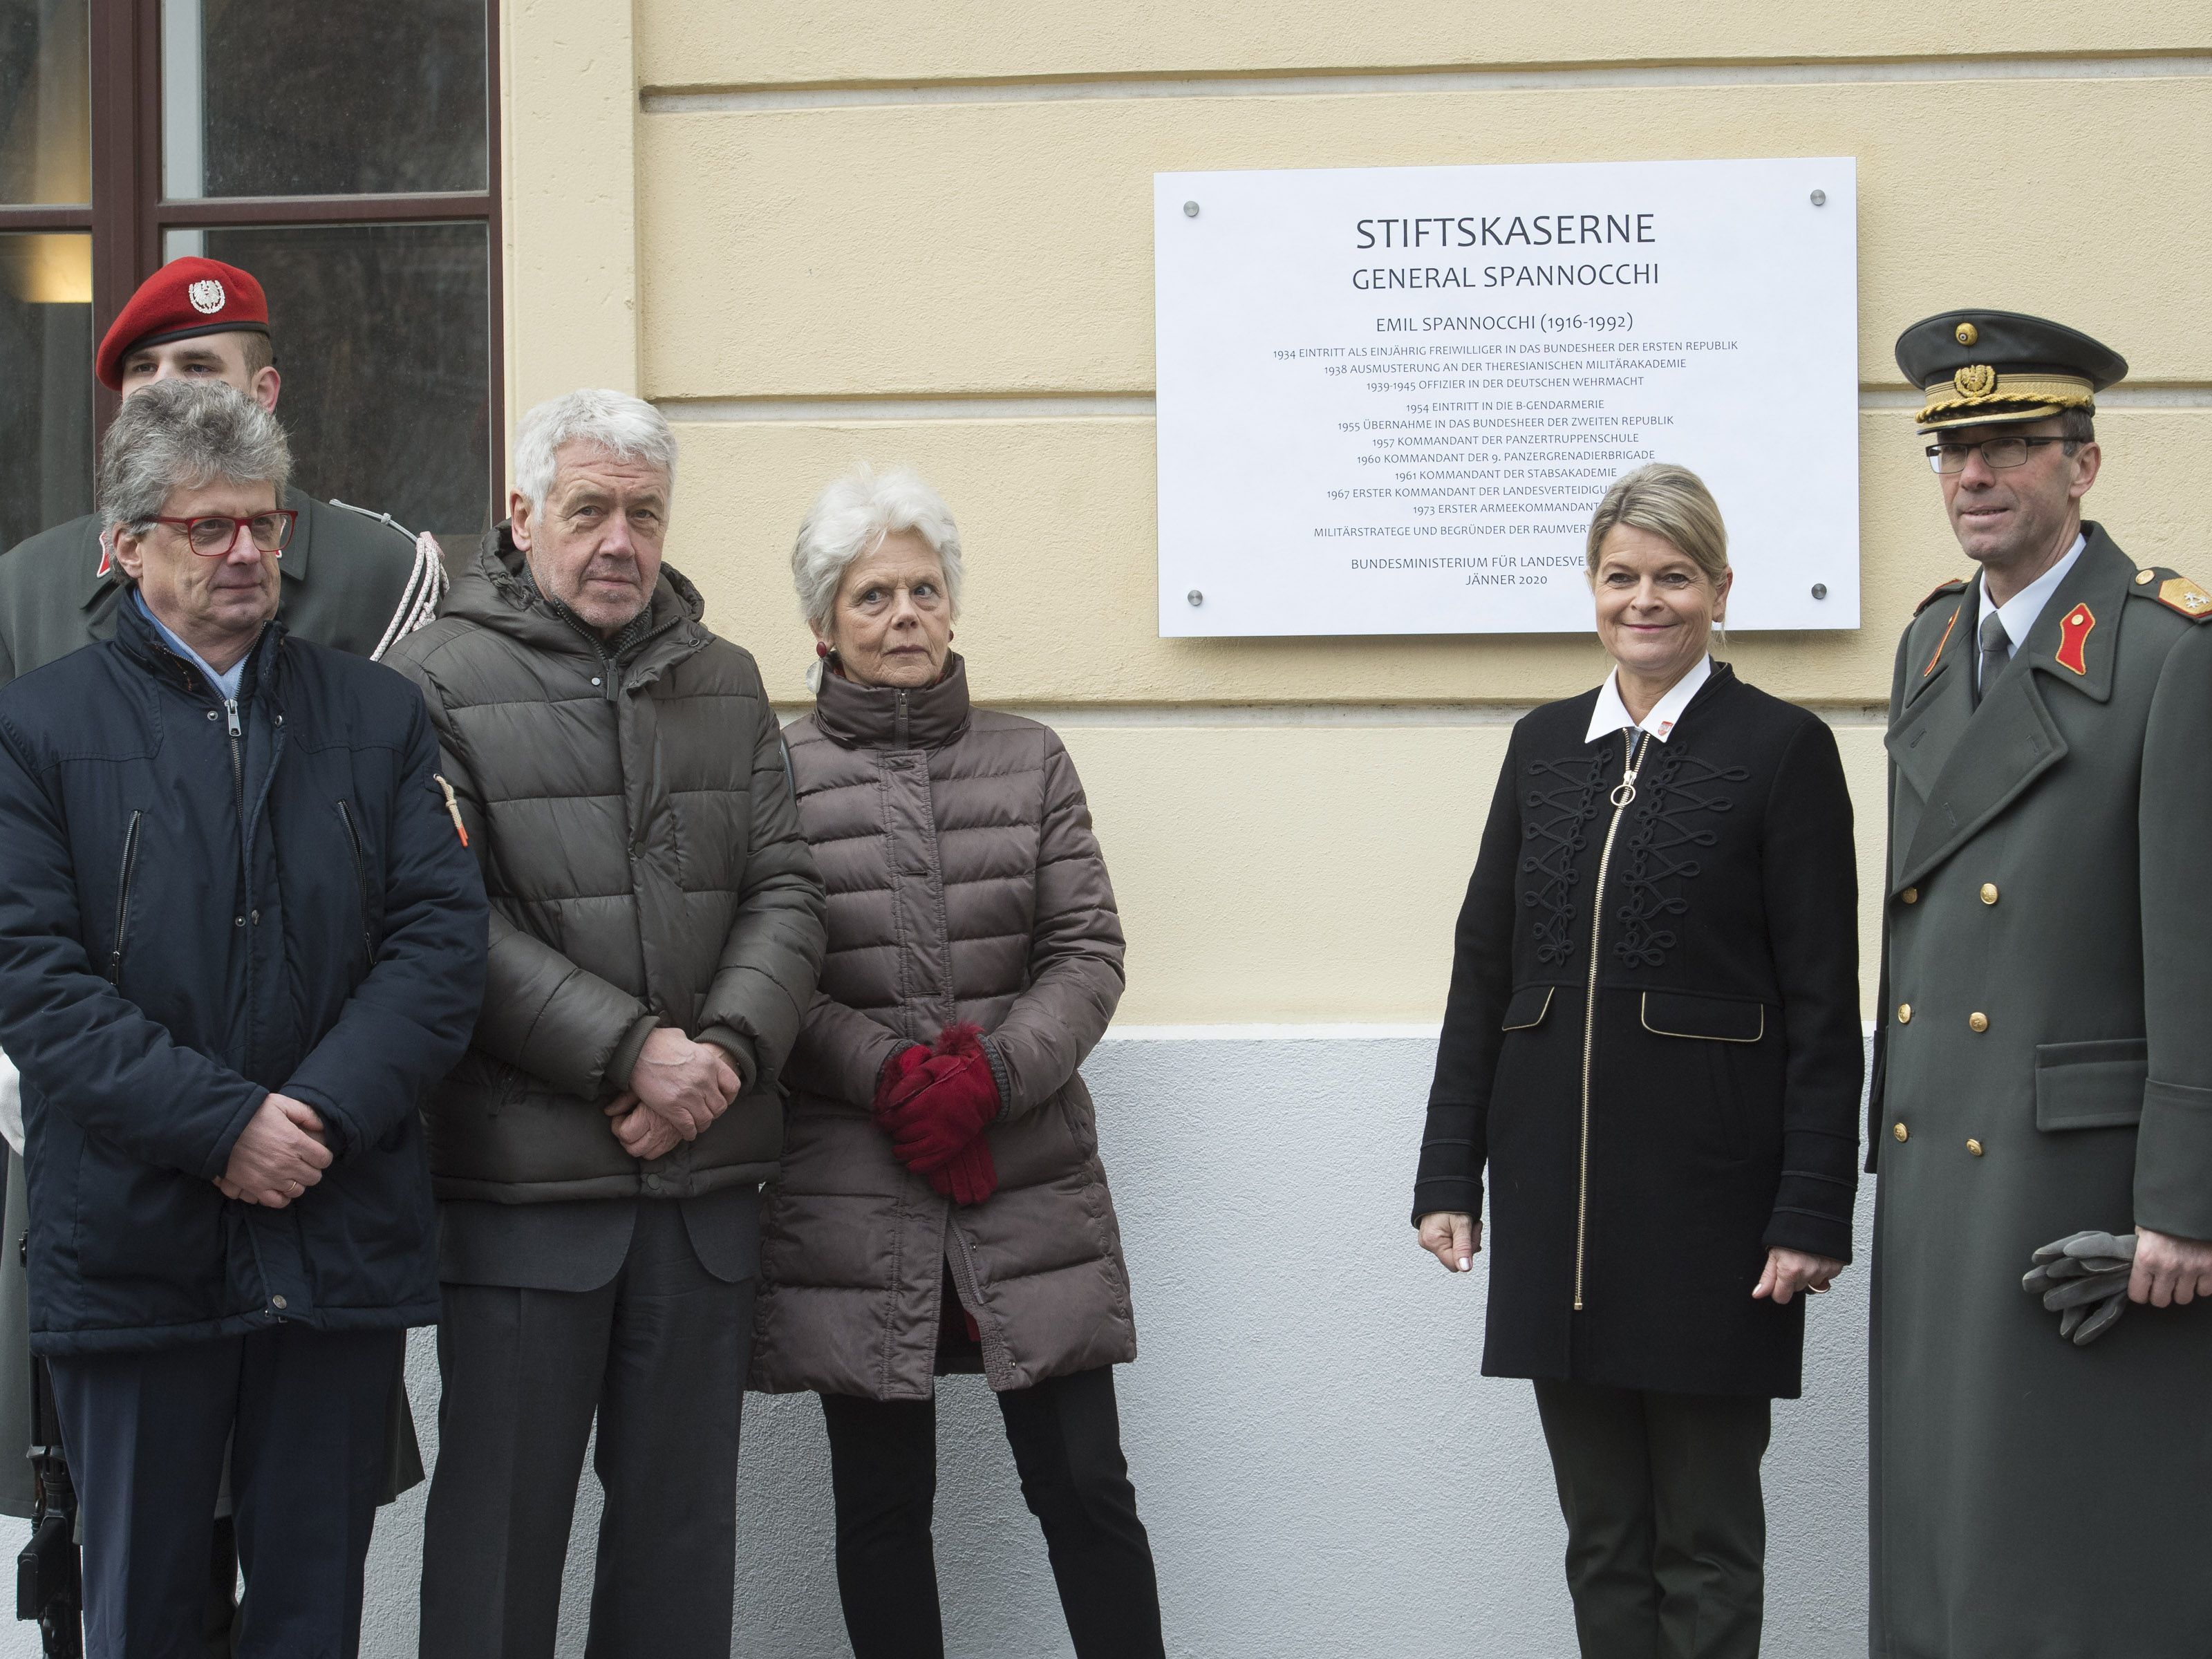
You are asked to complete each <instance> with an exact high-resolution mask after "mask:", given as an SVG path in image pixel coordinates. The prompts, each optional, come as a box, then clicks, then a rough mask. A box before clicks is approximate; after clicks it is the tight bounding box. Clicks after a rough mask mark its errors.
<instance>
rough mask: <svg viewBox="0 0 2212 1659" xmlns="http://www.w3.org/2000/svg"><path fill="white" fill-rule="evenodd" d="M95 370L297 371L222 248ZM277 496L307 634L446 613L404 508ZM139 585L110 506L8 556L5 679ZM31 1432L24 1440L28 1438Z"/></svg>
mask: <svg viewBox="0 0 2212 1659" xmlns="http://www.w3.org/2000/svg"><path fill="white" fill-rule="evenodd" d="M94 374H95V376H96V377H97V378H98V380H100V384H101V385H103V386H106V387H107V388H108V389H109V390H110V391H112V392H120V393H121V394H122V396H123V397H124V398H125V401H126V402H127V401H128V400H129V399H131V398H133V397H135V396H137V394H139V393H140V392H143V391H145V390H146V388H148V387H149V386H161V385H166V384H168V383H170V382H172V381H178V380H183V381H188V382H192V383H197V384H215V383H220V384H222V385H227V386H232V387H234V388H235V389H236V390H237V391H239V392H242V393H244V394H245V395H246V397H248V398H252V400H253V401H254V402H255V403H257V404H259V405H260V406H261V407H262V408H263V409H264V410H275V408H276V400H277V394H278V392H279V391H280V390H281V388H282V385H283V377H282V375H281V374H280V373H279V371H278V370H277V368H276V352H275V344H274V341H273V338H272V337H271V335H270V327H269V305H268V300H267V297H266V296H265V295H264V293H263V291H262V288H261V284H260V283H258V282H257V281H256V280H255V279H254V277H253V276H252V274H251V273H250V272H248V271H245V270H240V269H239V268H238V267H236V266H234V265H229V264H222V263H221V262H219V261H217V260H214V259H203V258H184V259H175V260H172V261H171V262H170V263H169V264H166V265H164V266H162V267H161V270H157V271H155V273H154V274H153V276H149V277H148V278H147V279H146V281H145V282H144V283H142V284H141V285H140V286H139V289H138V291H137V293H136V294H134V295H132V296H131V301H130V303H129V304H128V305H126V306H125V307H124V308H123V310H122V311H121V312H120V313H118V315H117V317H116V319H115V321H114V322H113V324H112V325H110V327H109V328H108V330H107V332H106V335H105V336H104V337H102V338H101V340H100V349H99V350H98V352H97V353H96V354H95V356H94ZM278 505H279V506H280V507H282V508H283V509H284V510H285V511H286V512H288V513H291V514H293V515H294V520H293V522H292V526H291V529H290V532H289V540H288V541H287V542H286V543H285V544H284V545H283V560H282V563H281V567H280V575H279V578H278V579H277V599H278V605H279V614H280V616H281V617H282V619H283V623H284V625H285V627H286V628H287V629H289V630H290V631H291V632H292V633H293V634H295V635H298V636H299V637H301V638H303V639H308V640H313V641H317V642H318V643H319V644H323V645H328V646H333V647H337V649H339V650H341V651H348V652H351V653H354V654H355V655H356V656H365V657H372V658H373V657H378V656H380V655H381V654H382V653H384V651H386V650H387V649H389V647H391V646H392V645H393V644H394V643H396V642H397V641H398V639H399V638H400V637H401V636H402V635H404V634H405V633H407V632H408V631H410V629H415V628H418V627H420V626H421V625H422V623H426V622H428V620H429V619H430V617H431V616H432V615H433V614H435V611H436V609H437V605H438V601H439V600H440V599H441V597H442V596H443V594H444V592H445V585H446V584H445V572H444V570H443V568H441V565H440V563H439V562H438V558H437V552H436V545H435V543H432V542H430V541H429V538H427V537H423V538H412V537H410V536H409V535H408V534H406V533H405V532H404V531H402V530H400V529H399V528H398V526H395V525H394V524H393V523H392V520H389V519H388V518H386V517H385V516H383V515H381V514H377V513H368V512H364V511H362V510H361V509H359V508H356V507H340V506H338V505H337V504H335V503H332V502H328V501H319V500H317V499H316V498H314V497H313V496H312V495H307V493H306V492H304V491H302V490H301V489H295V488H293V487H290V486H289V485H288V486H287V487H286V489H285V490H284V493H283V501H281V502H279V503H278ZM125 587H126V584H125V580H124V577H123V572H122V571H121V569H120V568H119V567H118V564H117V562H116V559H115V555H114V550H113V547H112V538H110V537H108V536H107V535H106V533H105V532H103V529H102V526H101V522H100V515H99V514H97V513H90V514H88V515H87V516H85V517H83V518H82V519H76V520H72V521H70V523H67V524H64V525H58V526H55V527H54V528H52V529H51V530H47V531H44V532H40V534H38V535H35V536H33V537H31V538H29V539H28V540H27V541H24V542H22V543H21V544H18V545H17V546H15V548H13V549H11V550H9V551H8V552H7V553H5V554H4V555H0V686H4V685H6V684H8V683H9V682H10V681H11V680H14V679H15V678H17V677H18V676H20V675H24V674H27V673H29V672H31V671H33V669H36V668H40V667H43V666H44V665H46V664H47V663H49V662H52V661H54V660H55V659H58V658H60V657H63V656H66V655H67V654H69V653H70V652H73V651H76V650H78V649H80V648H82V647H84V646H85V645H87V644H89V643H91V642H93V641H98V640H104V639H106V638H107V637H109V636H110V635H112V634H113V633H114V631H115V627H116V621H117V617H118V609H119V607H120V606H121V605H122V604H123V602H124V595H125ZM15 1089H16V1084H15V1075H14V1068H13V1066H12V1065H11V1063H10V1062H9V1059H8V1057H7V1056H6V1055H5V1054H0V1135H4V1136H5V1138H6V1139H7V1141H8V1143H9V1147H10V1148H11V1149H13V1150H14V1151H15V1152H16V1153H18V1154H20V1151H21V1116H20V1114H19V1112H18V1111H17V1109H15V1105H14V1102H15ZM0 1164H5V1165H7V1166H9V1167H8V1171H7V1197H6V1200H5V1208H4V1212H0V1214H4V1217H5V1219H4V1222H0V1235H4V1237H5V1239H6V1240H7V1241H9V1247H8V1248H5V1249H0V1515H15V1516H24V1517H29V1516H32V1514H33V1485H32V1481H33V1465H32V1463H31V1462H30V1461H29V1460H28V1459H27V1458H25V1457H23V1456H21V1455H18V1451H19V1448H20V1447H21V1446H22V1445H26V1444H31V1443H36V1442H38V1441H39V1440H40V1439H41V1438H42V1437H41V1436H40V1435H39V1434H38V1433H37V1431H35V1430H34V1429H33V1428H32V1427H31V1424H32V1420H33V1416H34V1407H33V1402H32V1401H30V1400H29V1399H28V1398H27V1396H26V1395H25V1387H26V1383H27V1380H28V1379H29V1377H30V1376H31V1372H30V1370H29V1368H28V1366H27V1363H26V1361H25V1358H24V1341H25V1334H24V1332H25V1327H24V1314H23V1300H24V1285H23V1269H22V1264H21V1253H20V1251H19V1250H18V1249H15V1248H14V1241H16V1240H20V1239H21V1237H22V1232H23V1227H22V1222H21V1216H22V1210H23V1204H24V1194H23V1181H22V1170H21V1160H20V1156H13V1157H11V1156H9V1154H8V1153H7V1152H0ZM393 1406H394V1418H393V1431H392V1472H391V1479H390V1481H389V1485H388V1492H389V1493H390V1494H392V1495H396V1494H397V1493H398V1492H401V1491H404V1490H405V1489H406V1488H407V1487H410V1486H414V1485H415V1484H416V1483H417V1482H419V1481H420V1480H422V1461H421V1457H420V1455H419V1454H418V1452H417V1450H416V1440H415V1434H414V1429H413V1425H412V1423H411V1422H410V1420H409V1419H408V1416H407V1412H406V1404H405V1395H404V1393H398V1394H395V1396H394V1401H393ZM18 1435H21V1437H22V1438H21V1440H18V1439H17V1436H18ZM235 1578H236V1570H235V1563H234V1559H233V1558H232V1555H231V1553H230V1549H229V1545H228V1522H225V1523H224V1525H223V1527H222V1528H220V1529H219V1532H218V1540H217V1547H216V1553H215V1558H214V1559H213V1560H212V1561H211V1562H210V1603H209V1610H208V1616H207V1621H206V1622H207V1626H208V1639H209V1652H210V1654H211V1655H220V1654H222V1653H224V1652H226V1651H227V1650H228V1634H227V1632H228V1621H229V1609H230V1601H231V1586H232V1584H233V1583H234V1581H235Z"/></svg>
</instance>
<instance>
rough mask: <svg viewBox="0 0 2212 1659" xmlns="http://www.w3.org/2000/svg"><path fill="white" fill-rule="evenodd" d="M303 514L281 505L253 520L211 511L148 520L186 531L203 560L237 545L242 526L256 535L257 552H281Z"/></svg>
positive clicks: (255, 516)
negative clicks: (182, 517)
mask: <svg viewBox="0 0 2212 1659" xmlns="http://www.w3.org/2000/svg"><path fill="white" fill-rule="evenodd" d="M299 521H300V515H299V514H298V513H295V512H294V511H293V510H292V509H291V508H290V507H279V508H277V509H276V511H275V512H274V513H255V514H254V515H253V516H252V518H250V519H234V518H231V517H229V516H228V515H227V514H225V513H206V514H204V515H202V516H201V517H199V518H196V519H162V518H155V519H149V520H147V522H148V523H149V524H173V525H175V526H177V527H178V528H179V530H181V531H183V532H185V540H186V541H188V542H190V543H191V548H192V551H193V552H195V553H197V554H198V555H199V556H201V557H202V558H204V559H213V558H219V557H221V556H222V555H223V554H225V553H228V552H229V551H230V550H231V549H232V548H234V547H235V546H236V545H237V544H238V532H239V531H240V528H243V529H244V530H245V532H246V534H247V535H249V536H251V537H252V538H253V545H254V547H255V549H256V550H258V551H260V552H263V553H275V554H278V555H280V556H281V555H282V554H283V551H284V548H285V545H286V544H288V543H289V542H290V541H291V539H292V526H294V525H295V524H297V523H299Z"/></svg>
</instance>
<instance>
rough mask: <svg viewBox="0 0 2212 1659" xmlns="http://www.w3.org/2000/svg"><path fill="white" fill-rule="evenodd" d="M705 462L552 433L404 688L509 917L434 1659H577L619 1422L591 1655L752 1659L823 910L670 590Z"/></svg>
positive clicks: (460, 1236) (444, 1470) (442, 1456)
mask: <svg viewBox="0 0 2212 1659" xmlns="http://www.w3.org/2000/svg"><path fill="white" fill-rule="evenodd" d="M675 461H676V446H675V440H674V437H673V436H672V435H671V433H670V432H669V429H668V426H667V423H666V422H665V420H663V419H662V417H661V416H660V415H659V411H657V410H654V409H653V407H652V406H651V405H650V404H644V403H641V402H640V401H639V400H638V399H636V398H629V397H625V396H623V395H622V394H620V393H617V392H574V393H571V394H569V395H568V396H567V397H564V398H556V399H554V400H553V401H551V402H550V403H547V404H540V405H539V406H538V408H536V409H534V410H531V412H530V413H529V414H528V415H527V416H525V417H524V419H523V421H522V423H521V426H520V428H519V429H518V431H517V433H516V438H515V456H514V473H513V477H514V484H515V489H514V495H513V500H512V512H513V518H512V520H511V521H510V522H509V523H508V524H507V525H503V526H501V527H500V528H499V529H498V530H496V531H494V532H492V533H491V534H489V536H487V537H486V538H485V539H484V543H483V547H482V548H481V549H480V550H478V552H477V559H476V563H475V566H474V568H472V569H471V570H470V571H469V572H468V573H467V574H465V575H464V576H463V577H462V578H461V580H459V583H457V584H456V586H455V587H454V590H453V595H452V597H451V599H449V600H448V601H447V605H446V608H445V612H444V614H443V616H441V618H440V619H439V620H438V621H437V622H435V623H432V624H431V625H430V626H429V627H428V628H427V629H423V630H422V632H420V633H418V634H416V635H412V636H411V637H410V638H409V639H407V640H406V641H403V642H402V644H401V646H400V647H399V648H398V650H397V651H395V652H394V653H393V655H392V665H393V666H395V667H397V668H398V669H399V670H401V671H403V672H404V673H406V674H408V675H410V676H411V677H412V678H414V679H415V680H416V682H417V683H418V684H420V685H421V686H422V690H423V695H424V696H425V697H426V698H427V699H428V702H429V705H430V714H431V719H432V721H433V723H434V724H435V726H436V727H437V730H438V734H439V738H440V743H441V749H442V750H443V764H444V768H445V776H446V777H447V779H448V780H450V781H451V783H452V786H453V791H454V799H453V811H454V814H455V817H457V819H458V820H459V823H460V824H461V825H462V826H464V827H465V831H466V834H467V837H468V840H469V842H470V845H471V847H472V848H475V850H476V852H477V857H478V858H479V859H480V860H482V862H483V872H484V882H485V886H486V888H487V890H489V894H490V896H491V908H492V914H491V955H490V965H489V978H488V982H487V986H486V990H485V995H484V1011H483V1018H482V1019H481V1021H480V1022H479V1023H478V1024H477V1030H476V1035H475V1037H474V1040H473V1042H472V1043H471V1047H470V1049H469V1052H468V1054H467V1055H466V1056H465V1058H464V1059H463V1060H462V1061H461V1064H460V1066H459V1067H458V1068H457V1069H456V1070H455V1071H454V1072H453V1075H452V1076H451V1077H450V1078H448V1079H447V1081H446V1083H445V1085H443V1087H442V1088H441V1090H440V1091H439V1092H438V1094H437V1096H436V1097H435V1100H434V1102H433V1103H432V1105H431V1108H430V1110H429V1124H428V1127H429V1145H430V1164H431V1174H432V1177H433V1180H434V1183H435V1190H436V1192H437V1195H438V1198H439V1200H441V1205H440V1241H439V1242H440V1277H441V1280H442V1281H443V1285H442V1291H443V1299H444V1319H443V1322H442V1323H441V1327H440V1328H439V1334H438V1348H439V1363H440V1371H441V1376H442V1377H443V1381H444V1385H445V1394H444V1398H443V1401H442V1402H441V1405H440V1407H439V1414H438V1421H439V1438H440V1446H439V1455H438V1465H437V1470H436V1473H435V1475H434V1476H433V1478H432V1481H431V1487H430V1504H429V1510H428V1517H427V1520H426V1522H425V1531H424V1549H425V1559H424V1564H423V1574H422V1649H421V1650H422V1654H423V1655H424V1656H426V1659H428V1656H442V1655H453V1656H468V1659H484V1656H499V1655H509V1654H512V1655H522V1654H542V1653H550V1652H551V1651H552V1650H553V1643H554V1633H555V1629H556V1624H557V1622H558V1617H559V1613H560V1601H561V1578H562V1565H563V1560H564V1558H565V1556H566V1553H567V1547H568V1529H569V1522H570V1519H571V1516H572V1514H573V1510H574V1502H575V1492H576V1482H577V1480H578V1478H579V1476H580V1474H581V1472H582V1467H583V1458H584V1449H585V1443H586V1438H587V1437H588V1436H589V1434H590V1432H591V1430H592V1419H593V1417H594V1415H595V1414H596V1416H597V1418H598V1419H599V1450H598V1455H597V1460H596V1462H597V1468H598V1470H599V1479H600V1480H601V1483H602V1485H603V1486H605V1491H606V1507H605V1514H604V1516H603V1518H602V1520H601V1522H600V1526H599V1562H598V1574H597V1584H596V1589H595V1593H594V1595H593V1598H592V1632H591V1637H590V1644H589V1645H590V1648H591V1650H592V1652H593V1653H594V1654H606V1655H610V1656H615V1655H627V1654H638V1655H644V1654H662V1653H704V1652H708V1651H714V1652H720V1651H723V1650H726V1647H727V1644H728V1641H729V1633H730V1609H731V1601H732V1590H733V1588H734V1577H735V1571H736V1553H737V1546H736V1515H735V1512H734V1503H733V1497H732V1494H733V1492H734V1490H735V1485H736V1478H737V1458H738V1410H739V1407H740V1405H741V1404H742V1401H743V1399H744V1377H745V1370H746V1364H747V1358H748V1353H747V1350H748V1346H749V1344H750V1330H751V1326H752V1297H753V1278H754V1273H755V1263H756V1260H757V1249H756V1235H757V1196H758V1192H759V1185H760V1182H762V1181H763V1180H764V1179H765V1178H767V1177H768V1176H772V1175H774V1174H775V1170H776V1159H777V1157H778V1154H779V1152H781V1144H782V1133H783V1117H782V1088H781V1083H780V1082H779V1080H778V1073H779V1071H780V1069H781V1066H782V1064H783V1060H784V1056H785V1055H786V1054H787V1052H788V1051H789V1049H790V1048H791V1044H792V1042H793V1038H794V1036H796V1035H797V1032H798V1030H799V1024H800V1021H801V1018H802V1017H803V1016H804V1014H805V1010H806V1007H807V1005H808V1002H809V1000H810V999H811V996H812V994H813V991H814V982H815V976H816V973H817V969H818V968H819V966H820V963H821V959H822V953H823V943H824V932H823V913H824V901H823V892H822V884H821V881H820V879H819V878H818V877H817V874H816V872H815V868H814V862H813V859H812V856H811V854H810V853H809V852H808V850H807V845H806V841H805V836H803V835H802V834H801V832H800V829H799V817H798V813H797V810H796V808H795V806H794V805H793V799H792V792H791V783H790V773H789V769H788V767H787V764H786V762H785V759H784V753H783V742H782V736H781V732H780V731H779V729H778V727H777V724H776V720H775V711H774V710H773V709H772V708H770V707H769V702H768V698H767V696H766V694H765V692H764V691H763V690H762V686H761V680H760V674H759V671H758V670H757V668H756V667H755V666H754V664H753V660H752V659H751V657H750V656H749V655H747V654H746V653H744V651H741V650H739V649H738V647H736V646H734V645H732V644H730V643H728V642H727V641H724V640H720V639H717V638H716V637H715V636H714V635H713V634H712V633H710V632H709V631H708V629H707V628H706V627H705V626H704V625H703V624H702V623H701V621H700V614H701V611H702V608H703V607H702V603H701V601H700V599H699V595H698V593H697V592H696V590H695V589H694V588H693V587H692V586H691V585H690V583H689V582H687V581H685V580H684V579H683V577H681V576H679V575H678V574H676V573H675V572H674V571H672V570H670V569H666V568H664V567H663V566H662V564H661V562H660V550H661V544H662V541H663V538H664V536H665V531H666V526H667V520H668V506H669V498H670V495H671V488H672V485H673V482H674V473H675Z"/></svg>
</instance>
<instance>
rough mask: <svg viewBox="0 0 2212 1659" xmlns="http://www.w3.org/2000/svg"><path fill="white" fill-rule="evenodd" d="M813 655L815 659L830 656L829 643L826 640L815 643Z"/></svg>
mask: <svg viewBox="0 0 2212 1659" xmlns="http://www.w3.org/2000/svg"><path fill="white" fill-rule="evenodd" d="M814 654H815V655H816V656H817V657H827V656H828V655H829V641H827V640H817V641H814Z"/></svg>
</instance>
